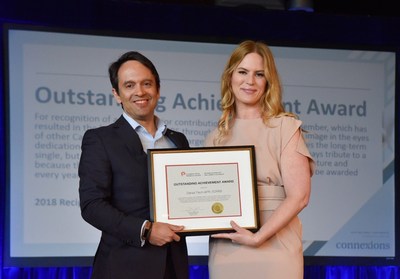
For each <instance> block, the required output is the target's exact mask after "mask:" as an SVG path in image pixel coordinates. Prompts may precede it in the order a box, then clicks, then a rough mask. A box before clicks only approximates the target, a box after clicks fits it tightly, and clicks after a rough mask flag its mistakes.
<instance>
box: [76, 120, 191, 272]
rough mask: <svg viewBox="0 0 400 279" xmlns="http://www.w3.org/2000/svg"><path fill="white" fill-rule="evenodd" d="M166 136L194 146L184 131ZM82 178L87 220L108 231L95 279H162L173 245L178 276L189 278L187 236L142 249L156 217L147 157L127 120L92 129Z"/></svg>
mask: <svg viewBox="0 0 400 279" xmlns="http://www.w3.org/2000/svg"><path fill="white" fill-rule="evenodd" d="M165 136H167V137H168V138H169V139H170V140H171V141H172V142H173V143H174V144H175V145H176V146H177V147H178V148H188V147H189V143H188V140H187V139H186V137H185V136H184V135H183V134H182V133H179V132H175V131H172V130H169V129H168V130H167V132H166V134H165ZM79 177H80V183H79V195H80V205H81V213H82V217H83V219H84V220H86V221H87V222H88V223H90V224H91V225H93V226H94V227H96V228H97V229H99V230H101V231H102V235H101V240H100V243H99V246H98V248H97V252H96V255H95V259H94V264H93V274H92V278H96V279H99V278H102V279H103V278H113V279H124V278H129V279H133V278H141V279H146V278H149V279H158V278H160V279H162V278H163V276H164V269H165V266H166V259H167V248H168V246H169V248H170V254H171V257H172V259H173V263H174V267H175V270H176V272H177V278H184V279H187V278H189V271H188V269H189V267H188V256H187V247H186V241H185V238H184V237H181V240H180V241H179V242H172V243H170V244H167V245H164V246H162V247H158V246H153V245H151V244H149V243H146V244H145V245H144V246H143V247H141V241H140V233H141V227H142V224H143V222H144V221H145V220H149V218H150V216H149V215H150V209H149V186H148V176H147V154H146V153H145V152H144V151H143V147H142V144H141V141H140V139H139V136H138V135H137V133H136V132H135V131H134V129H133V128H132V126H130V124H129V123H128V121H126V120H125V118H124V117H122V116H121V117H120V118H119V119H118V120H117V121H116V122H115V123H113V124H111V125H109V126H105V127H100V128H96V129H91V130H88V131H86V133H85V135H84V137H83V140H82V155H81V158H80V163H79Z"/></svg>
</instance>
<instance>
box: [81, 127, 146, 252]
mask: <svg viewBox="0 0 400 279" xmlns="http://www.w3.org/2000/svg"><path fill="white" fill-rule="evenodd" d="M105 129H109V128H105ZM105 129H102V128H99V129H94V130H88V131H87V132H86V133H85V135H84V137H83V140H82V153H81V159H80V163H79V177H80V183H79V195H80V205H81V214H82V217H83V219H85V220H86V221H87V222H88V223H90V224H91V225H93V226H94V227H96V228H97V229H99V230H101V231H102V232H103V237H104V236H106V237H107V238H108V239H109V240H110V239H114V240H115V241H123V242H125V243H127V244H129V245H134V246H138V247H140V246H141V241H140V231H141V226H142V224H143V222H144V220H145V219H147V218H148V217H149V216H148V196H147V195H148V193H147V192H148V188H146V186H141V185H139V184H144V185H147V172H146V169H144V174H142V173H143V171H142V169H141V167H142V166H140V165H143V164H140V163H139V162H138V166H136V168H135V166H132V164H133V163H135V162H136V161H135V160H134V159H133V158H132V157H128V153H129V152H127V150H126V149H125V148H124V145H123V144H120V142H119V141H118V140H117V139H115V137H116V135H115V134H114V135H113V134H111V135H110V136H106V135H107V134H109V131H104V130H105ZM131 130H132V129H131ZM132 131H133V130H132ZM113 137H114V138H113ZM131 161H132V163H131ZM144 164H145V161H144ZM127 168H129V169H127ZM135 169H136V170H137V174H138V175H141V177H143V179H142V180H145V181H141V180H140V179H137V180H136V181H135V178H134V177H131V176H129V175H130V174H129V173H132V172H133V170H135ZM126 173H128V174H129V175H125V174H126ZM135 182H137V185H135ZM129 187H136V189H135V190H131V189H129ZM142 188H144V189H142Z"/></svg>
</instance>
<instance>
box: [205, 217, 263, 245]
mask: <svg viewBox="0 0 400 279" xmlns="http://www.w3.org/2000/svg"><path fill="white" fill-rule="evenodd" d="M230 224H231V226H232V228H233V229H234V230H235V232H233V233H218V234H213V235H211V237H212V238H225V239H230V240H232V242H233V243H238V244H242V245H247V246H251V247H258V246H260V245H261V243H259V240H258V238H257V234H256V233H252V232H251V231H249V230H247V229H244V228H242V227H241V226H239V225H238V224H236V223H235V222H234V221H231V223H230Z"/></svg>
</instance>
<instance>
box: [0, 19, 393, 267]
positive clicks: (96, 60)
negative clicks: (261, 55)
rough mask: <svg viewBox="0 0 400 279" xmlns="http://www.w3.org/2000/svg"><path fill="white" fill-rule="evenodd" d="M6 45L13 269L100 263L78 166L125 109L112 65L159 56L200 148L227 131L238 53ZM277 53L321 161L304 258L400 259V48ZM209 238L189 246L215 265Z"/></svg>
mask: <svg viewBox="0 0 400 279" xmlns="http://www.w3.org/2000/svg"><path fill="white" fill-rule="evenodd" d="M7 39H8V42H7V48H8V49H7V57H6V58H7V60H8V63H7V65H6V67H7V68H6V73H8V78H9V79H8V89H9V90H8V99H7V104H6V105H7V106H8V115H7V119H8V122H7V125H8V133H7V134H8V135H9V138H8V142H7V147H8V148H7V150H9V154H8V155H9V156H8V158H9V162H8V164H9V173H7V175H8V177H7V178H8V179H7V181H8V185H7V198H6V200H7V201H8V205H7V207H8V208H9V211H8V212H9V215H8V216H7V221H8V225H7V227H6V232H5V234H6V239H7V243H6V248H7V251H6V254H7V255H6V258H5V263H4V265H5V266H15V265H21V266H24V265H29V266H32V265H40V266H46V265H56V264H57V265H58V266H59V265H60V261H59V260H61V264H64V265H66V264H67V265H79V264H88V263H89V264H90V262H91V261H90V259H91V257H92V256H93V255H94V253H95V249H96V247H97V244H98V241H99V237H100V233H99V231H97V230H96V229H94V228H93V227H91V226H90V225H88V224H87V223H85V222H84V221H83V220H82V218H81V216H80V210H79V197H78V183H79V181H78V180H79V179H78V176H77V166H78V162H79V157H80V145H81V139H82V135H83V133H84V132H85V130H87V129H89V128H94V127H98V126H101V125H108V124H110V123H112V122H113V121H114V120H115V119H116V118H118V117H119V116H120V115H121V113H122V110H121V107H120V106H118V105H117V104H116V102H115V100H114V99H113V96H112V93H111V86H110V82H109V80H108V76H107V68H108V66H109V64H110V63H111V62H112V61H114V60H116V59H117V58H118V57H119V56H120V55H121V54H122V53H123V52H126V51H129V50H137V51H140V52H142V53H143V54H144V55H146V56H147V57H148V58H150V59H151V60H152V61H153V62H154V64H155V65H156V67H157V69H158V71H159V74H160V77H161V96H162V97H161V99H160V102H159V105H158V107H157V109H156V112H157V115H158V116H159V117H161V118H162V119H164V120H165V121H166V122H167V124H168V126H169V127H170V128H172V129H176V130H179V131H181V132H183V133H185V134H186V135H187V137H188V138H189V140H190V144H191V146H193V147H196V146H202V144H203V140H204V137H205V136H206V135H207V134H208V133H209V132H210V131H211V130H212V129H213V128H214V127H215V126H216V124H217V120H218V118H219V116H220V113H221V111H220V96H219V87H220V83H219V80H220V75H221V73H222V70H223V68H224V65H225V63H226V60H227V58H228V56H229V55H230V52H231V51H232V50H233V48H234V47H235V44H228V43H207V42H194V41H178V40H160V39H156V38H143V37H140V36H136V35H135V36H133V35H132V36H129V37H111V36H105V35H104V36H101V35H90V34H73V33H70V32H67V31H65V30H58V31H57V32H54V31H48V30H24V28H23V27H16V26H15V27H11V28H10V29H9V30H8V31H7ZM271 47H272V51H273V53H274V55H275V57H276V62H277V67H278V70H279V72H280V76H281V79H282V82H283V86H284V105H285V108H286V109H287V110H289V111H292V112H294V113H296V114H297V115H298V116H299V117H300V119H301V120H302V121H303V128H304V129H305V130H307V131H308V133H307V134H306V138H307V141H308V146H309V148H310V150H311V153H312V155H313V156H314V158H315V160H316V162H317V170H316V173H315V175H314V177H313V179H312V195H311V200H310V204H309V206H308V207H307V208H306V209H305V210H304V211H303V212H302V213H301V216H300V217H301V219H302V222H303V227H304V236H303V238H304V255H305V256H306V259H307V261H308V262H309V263H311V262H313V260H314V259H315V260H316V261H318V262H321V259H327V260H329V259H330V258H331V257H335V258H336V259H339V260H340V259H342V260H343V261H344V262H345V261H346V260H347V259H349V260H351V261H352V262H353V263H354V260H355V259H357V260H358V261H360V262H365V263H368V262H371V263H374V264H377V263H380V262H381V263H384V264H386V265H391V264H394V263H395V257H396V251H395V240H396V239H395V235H396V234H395V199H394V197H395V189H394V179H395V172H394V129H395V126H394V115H395V100H394V99H395V98H394V92H395V58H396V56H395V52H391V51H387V50H386V51H384V50H365V49H364V50H359V49H335V48H330V49H327V48H326V49H316V48H304V47H296V46H293V47H288V46H276V45H274V46H271ZM207 243H208V237H207V236H196V237H190V238H189V239H188V245H189V254H190V255H191V256H193V257H195V256H196V257H197V256H199V257H202V256H204V257H206V256H207V255H208V247H207V246H208V244H207ZM26 259H28V260H29V262H27V261H25V260H26ZM74 259H76V260H77V261H75V260H74ZM82 259H83V260H84V261H83V262H82V261H81V260H82ZM64 260H65V261H64ZM86 260H87V261H86ZM337 262H338V261H337Z"/></svg>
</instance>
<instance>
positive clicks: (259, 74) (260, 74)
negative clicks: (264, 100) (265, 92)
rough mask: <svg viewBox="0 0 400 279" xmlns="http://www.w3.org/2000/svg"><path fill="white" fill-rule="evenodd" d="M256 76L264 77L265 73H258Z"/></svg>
mask: <svg viewBox="0 0 400 279" xmlns="http://www.w3.org/2000/svg"><path fill="white" fill-rule="evenodd" d="M256 76H257V77H264V73H257V74H256Z"/></svg>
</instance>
